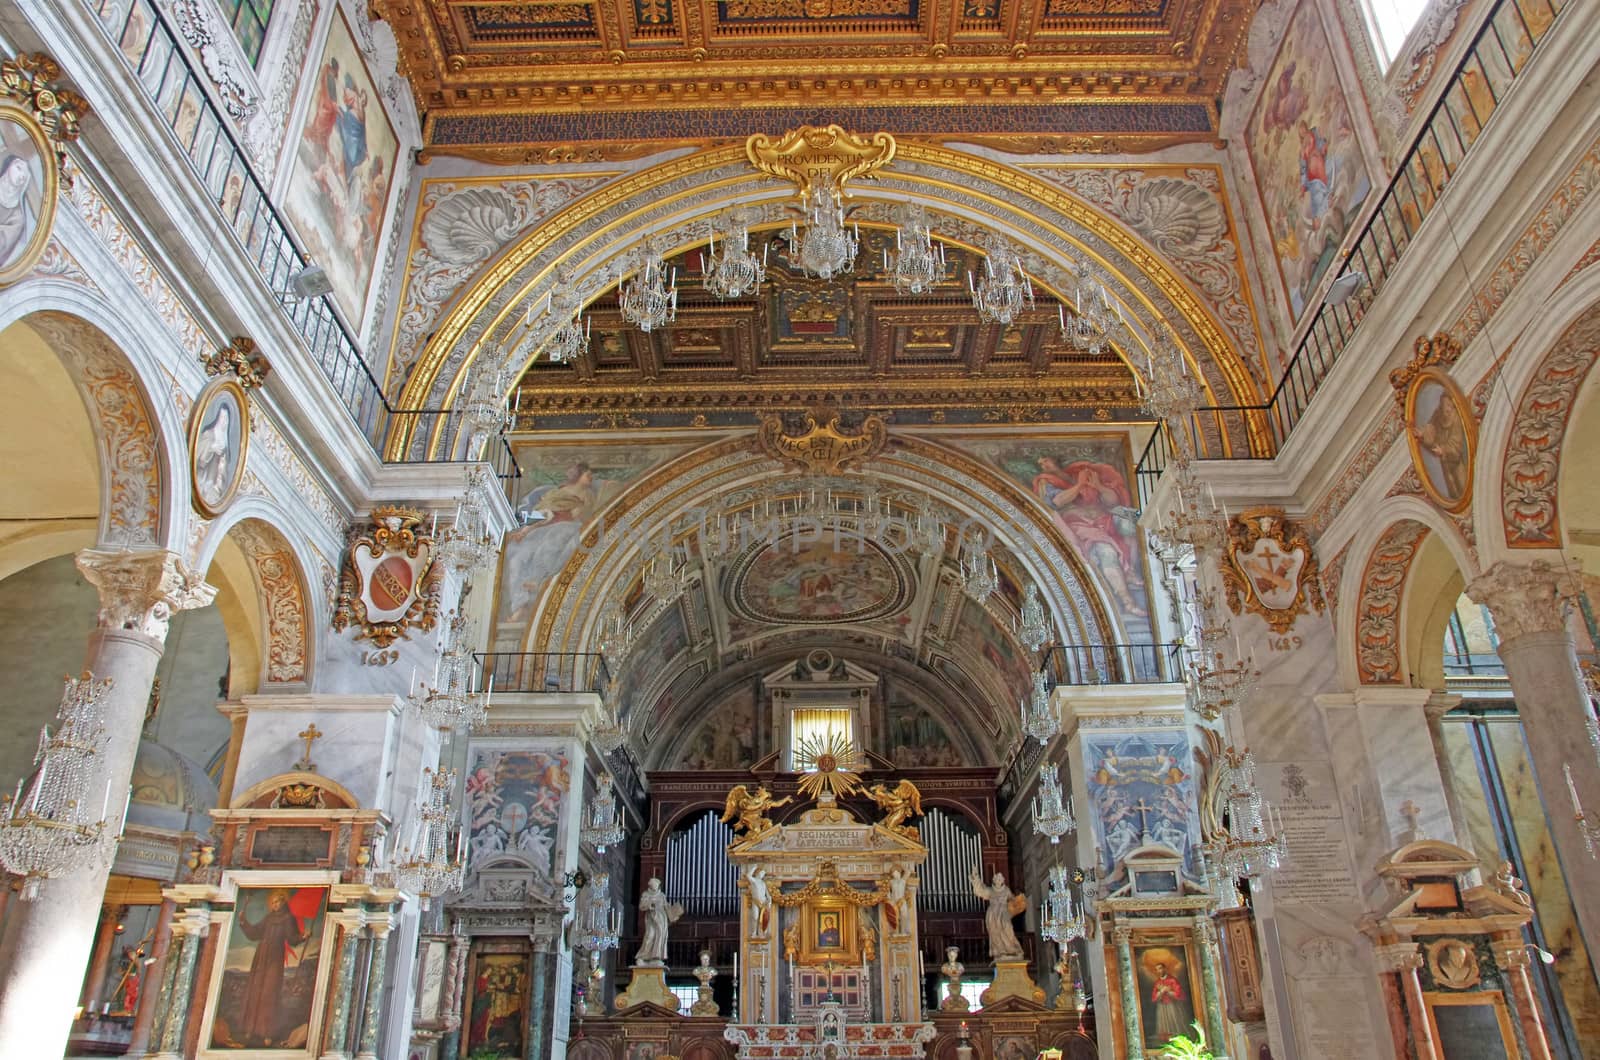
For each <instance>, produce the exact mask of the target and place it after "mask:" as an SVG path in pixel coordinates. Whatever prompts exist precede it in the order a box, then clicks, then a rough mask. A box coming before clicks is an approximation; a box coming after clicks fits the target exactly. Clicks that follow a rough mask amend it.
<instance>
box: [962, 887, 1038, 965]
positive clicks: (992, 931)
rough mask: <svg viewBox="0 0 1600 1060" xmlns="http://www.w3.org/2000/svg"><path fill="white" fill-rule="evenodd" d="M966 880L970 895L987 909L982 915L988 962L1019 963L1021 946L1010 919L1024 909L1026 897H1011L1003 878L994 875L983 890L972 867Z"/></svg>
mask: <svg viewBox="0 0 1600 1060" xmlns="http://www.w3.org/2000/svg"><path fill="white" fill-rule="evenodd" d="M967 878H968V879H969V880H971V881H972V893H973V894H975V895H977V896H978V897H979V898H982V899H983V900H984V901H986V902H988V903H989V908H988V909H986V910H985V911H984V914H983V926H984V927H986V928H988V930H989V959H990V960H993V961H1015V960H1020V959H1021V958H1022V943H1020V942H1018V941H1017V933H1016V931H1015V930H1014V929H1013V928H1012V927H1011V918H1012V917H1014V916H1016V915H1017V914H1018V913H1020V912H1022V911H1023V910H1024V909H1027V908H1028V896H1027V895H1025V894H1012V893H1011V888H1009V887H1007V886H1006V878H1005V877H1004V876H1002V875H1000V873H998V872H997V873H995V874H994V882H993V883H991V884H989V886H987V887H985V886H984V885H983V877H982V876H979V875H978V867H977V866H976V865H974V866H973V867H972V871H971V872H970V873H968V874H967Z"/></svg>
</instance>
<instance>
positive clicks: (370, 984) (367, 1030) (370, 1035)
mask: <svg viewBox="0 0 1600 1060" xmlns="http://www.w3.org/2000/svg"><path fill="white" fill-rule="evenodd" d="M393 926H394V924H393V923H392V922H391V921H390V919H389V915H388V914H387V913H380V914H379V915H378V917H377V918H376V919H373V920H372V921H370V922H369V923H368V928H369V929H370V930H371V932H372V949H371V959H372V963H371V965H370V967H369V968H368V970H367V999H366V1003H365V1004H364V1005H362V1006H361V1046H360V1051H359V1052H357V1053H356V1060H378V1031H379V1030H380V1029H382V1027H383V980H384V972H385V970H386V969H387V968H388V967H389V930H390V929H391V928H392V927H393Z"/></svg>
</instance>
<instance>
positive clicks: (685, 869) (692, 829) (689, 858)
mask: <svg viewBox="0 0 1600 1060" xmlns="http://www.w3.org/2000/svg"><path fill="white" fill-rule="evenodd" d="M732 842H733V829H732V828H730V827H728V826H727V825H725V824H723V823H722V821H721V820H719V815H718V814H717V812H716V811H715V810H707V811H705V812H704V813H702V814H701V815H700V816H699V817H697V818H696V819H695V821H694V823H693V824H691V825H690V826H689V827H687V828H684V829H680V830H678V831H675V832H673V833H672V834H671V835H670V836H668V837H667V874H666V876H665V877H664V878H663V880H662V889H663V890H665V891H666V892H667V900H668V901H670V902H674V903H676V904H678V905H681V906H683V911H684V914H685V915H687V916H696V917H699V916H726V917H732V916H737V915H738V913H739V870H738V869H737V868H736V867H735V866H734V864H733V862H731V861H729V860H728V844H729V843H732Z"/></svg>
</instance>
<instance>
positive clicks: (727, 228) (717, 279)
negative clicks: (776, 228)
mask: <svg viewBox="0 0 1600 1060" xmlns="http://www.w3.org/2000/svg"><path fill="white" fill-rule="evenodd" d="M702 261H703V262H704V265H703V269H704V273H703V276H702V279H701V281H700V282H701V285H702V286H704V287H705V289H706V290H708V291H710V292H711V293H712V294H714V295H716V296H717V297H718V298H721V299H724V300H726V299H729V298H739V297H741V296H743V295H745V294H750V293H753V292H754V291H755V289H756V288H757V287H759V286H761V284H762V282H763V281H764V280H765V279H766V278H767V247H766V245H765V244H764V245H763V246H762V248H761V254H760V255H759V256H758V255H757V254H756V253H755V251H753V250H751V249H750V224H749V220H748V218H747V217H746V216H745V215H744V214H741V213H735V214H733V215H731V216H730V217H729V218H728V220H727V221H726V223H725V225H724V227H723V231H722V252H721V253H720V254H719V253H718V252H717V230H716V228H715V226H713V228H712V230H711V235H710V238H709V239H708V240H707V242H706V253H705V257H704V258H703V259H702Z"/></svg>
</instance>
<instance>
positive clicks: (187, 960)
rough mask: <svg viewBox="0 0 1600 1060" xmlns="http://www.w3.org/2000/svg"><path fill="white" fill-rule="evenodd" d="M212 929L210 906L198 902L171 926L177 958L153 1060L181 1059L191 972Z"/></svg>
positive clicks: (191, 986) (187, 1023)
mask: <svg viewBox="0 0 1600 1060" xmlns="http://www.w3.org/2000/svg"><path fill="white" fill-rule="evenodd" d="M210 929H211V906H210V905H209V904H207V903H205V902H198V903H196V904H194V905H191V906H189V907H188V908H186V909H185V910H184V911H183V916H182V918H181V919H179V920H177V921H175V922H174V923H173V925H172V934H173V937H174V938H176V939H177V941H178V957H177V960H176V961H174V962H173V964H174V970H173V974H172V989H171V991H170V992H169V994H168V997H167V1017H166V1022H165V1023H164V1024H163V1025H162V1028H161V1050H160V1052H158V1053H156V1054H155V1060H183V1051H184V1050H183V1032H184V1030H185V1029H186V1028H187V1027H188V1026H189V1015H190V1011H189V1010H190V1008H191V1007H192V1004H193V1001H194V998H193V991H194V972H195V966H196V965H197V964H198V963H199V960H200V946H201V943H202V942H203V941H204V940H205V937H206V935H207V934H208V933H209V932H210Z"/></svg>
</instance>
